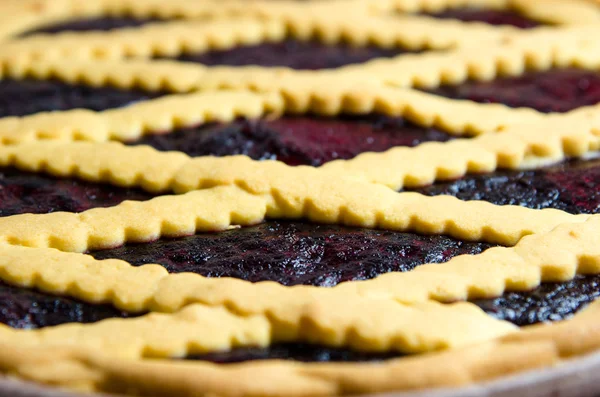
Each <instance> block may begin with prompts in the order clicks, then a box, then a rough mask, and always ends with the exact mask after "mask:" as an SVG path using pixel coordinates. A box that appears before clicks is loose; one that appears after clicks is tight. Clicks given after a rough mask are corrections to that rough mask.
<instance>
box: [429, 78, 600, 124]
mask: <svg viewBox="0 0 600 397" xmlns="http://www.w3.org/2000/svg"><path fill="white" fill-rule="evenodd" d="M427 92H430V93H433V94H436V95H441V96H444V97H448V98H454V99H466V100H470V101H475V102H480V103H502V104H504V105H507V106H510V107H513V108H518V107H527V108H533V109H536V110H538V111H540V112H544V113H553V112H556V113H564V112H568V111H570V110H573V109H577V108H580V107H582V106H590V105H595V104H597V103H600V73H599V72H597V71H591V70H584V69H577V68H565V69H551V70H547V71H542V72H528V73H525V74H523V75H521V76H518V77H500V78H497V79H495V80H492V81H467V82H464V83H462V84H459V85H444V86H441V87H438V88H435V89H431V90H427Z"/></svg>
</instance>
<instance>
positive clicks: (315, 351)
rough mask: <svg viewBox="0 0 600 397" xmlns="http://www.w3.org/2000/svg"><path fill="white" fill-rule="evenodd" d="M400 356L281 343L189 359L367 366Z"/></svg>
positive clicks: (224, 361)
mask: <svg viewBox="0 0 600 397" xmlns="http://www.w3.org/2000/svg"><path fill="white" fill-rule="evenodd" d="M400 356H401V355H400V354H399V353H366V352H358V351H352V350H348V349H343V348H335V347H325V346H319V345H309V344H306V343H278V344H273V345H271V346H269V347H240V348H235V349H232V350H230V351H225V352H216V353H208V354H196V355H192V356H188V357H186V359H187V360H202V361H210V362H213V363H219V364H231V363H239V362H244V361H251V360H294V361H301V362H365V361H382V360H387V359H391V358H398V357H400Z"/></svg>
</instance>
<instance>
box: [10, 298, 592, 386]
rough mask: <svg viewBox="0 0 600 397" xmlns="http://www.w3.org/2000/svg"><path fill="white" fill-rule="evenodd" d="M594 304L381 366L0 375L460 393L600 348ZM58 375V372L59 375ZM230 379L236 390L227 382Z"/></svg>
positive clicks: (71, 364)
mask: <svg viewBox="0 0 600 397" xmlns="http://www.w3.org/2000/svg"><path fill="white" fill-rule="evenodd" d="M598 316H600V303H594V304H592V305H591V306H590V307H589V308H588V309H586V310H584V311H582V312H580V313H579V314H577V315H576V316H575V317H574V318H573V319H571V320H567V321H563V322H561V323H558V324H553V325H550V326H549V325H546V324H540V325H534V326H530V327H525V328H523V329H522V331H521V332H517V333H511V334H508V335H506V336H504V337H501V338H498V339H496V340H493V341H489V342H484V343H480V344H475V345H473V346H468V347H464V348H460V349H453V350H449V351H445V352H439V353H431V354H427V355H420V356H416V357H404V358H400V359H397V360H389V361H386V362H383V363H379V364H373V363H363V364H357V363H351V364H347V363H327V364H315V363H311V364H304V363H297V362H282V361H279V360H278V361H266V362H261V363H257V362H249V363H241V364H236V365H216V364H211V363H206V362H172V361H161V360H130V359H119V360H115V359H114V357H111V356H110V355H105V354H103V353H102V352H101V351H100V350H98V349H94V350H83V349H78V348H63V347H61V348H40V347H34V348H31V347H22V346H15V345H13V344H10V343H2V346H1V348H0V352H1V353H0V368H1V370H2V371H3V372H5V373H9V374H12V375H18V376H19V377H20V378H24V379H29V380H32V381H36V382H39V383H46V384H53V385H60V386H67V387H70V388H78V389H80V390H87V391H104V392H112V393H125V392H130V391H131V390H135V391H136V394H139V395H143V396H154V397H156V396H172V395H177V396H182V397H188V396H189V397H192V396H198V395H219V396H224V397H236V396H240V395H263V396H280V395H286V396H292V397H303V396H307V395H310V396H320V397H324V396H337V395H361V394H372V393H385V392H399V391H413V390H423V389H429V388H438V387H460V386H465V385H466V384H470V383H476V382H484V381H489V380H492V379H495V378H499V377H501V376H507V375H511V374H518V373H520V372H525V371H528V370H533V369H541V368H548V367H552V366H558V365H560V364H568V363H569V360H571V359H574V358H577V357H582V356H584V355H586V354H588V353H591V352H593V351H595V350H597V349H598V348H600V342H599V340H598V338H597V335H598V332H600V329H599V325H598V321H597V319H598ZM57 368H64V370H62V371H60V370H57ZM232 379H235V382H232Z"/></svg>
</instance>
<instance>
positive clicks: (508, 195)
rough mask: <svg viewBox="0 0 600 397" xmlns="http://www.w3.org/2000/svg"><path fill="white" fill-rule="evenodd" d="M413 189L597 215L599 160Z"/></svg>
mask: <svg viewBox="0 0 600 397" xmlns="http://www.w3.org/2000/svg"><path fill="white" fill-rule="evenodd" d="M413 190H414V191H417V192H419V193H422V194H425V195H428V196H437V195H442V194H448V195H451V196H455V197H458V198H459V199H461V200H485V201H489V202H491V203H494V204H498V205H508V204H511V205H520V206H524V207H529V208H535V209H542V208H555V209H559V210H563V211H566V212H570V213H573V214H597V213H600V160H590V161H583V160H573V161H568V162H564V163H561V164H558V165H553V166H550V167H546V168H542V169H538V170H534V171H498V172H495V173H492V174H484V175H468V176H465V177H463V178H461V179H458V180H455V181H450V182H439V183H436V184H434V185H432V186H426V187H423V188H418V189H413Z"/></svg>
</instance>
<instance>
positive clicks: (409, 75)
mask: <svg viewBox="0 0 600 397" xmlns="http://www.w3.org/2000/svg"><path fill="white" fill-rule="evenodd" d="M599 35H600V28H599V27H598V26H597V25H586V26H578V27H568V28H561V29H550V28H540V29H537V30H536V31H534V32H530V33H522V34H520V35H513V36H511V37H510V38H508V39H506V40H505V41H504V42H503V43H502V44H499V45H489V46H485V47H475V48H463V49H460V48H459V49H456V50H454V51H449V52H445V53H440V54H437V53H432V54H424V55H420V56H410V57H409V56H404V57H395V58H389V59H375V60H372V61H370V62H367V63H364V64H361V65H348V66H345V67H343V68H340V69H338V73H339V75H340V76H342V77H344V76H345V78H348V79H350V78H361V76H364V75H367V76H373V75H374V76H377V78H378V81H379V82H382V83H384V84H387V85H391V86H395V87H413V86H418V87H437V86H439V85H441V84H452V85H456V84H460V83H462V82H464V81H466V80H467V79H474V80H493V79H494V78H496V77H497V76H518V75H521V74H523V72H525V71H526V70H548V69H550V68H552V67H568V66H576V67H581V68H585V69H600V43H599V42H598V40H595V39H594V38H595V37H598V36H599ZM346 73H348V74H347V75H346ZM353 76H354V77H353Z"/></svg>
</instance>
